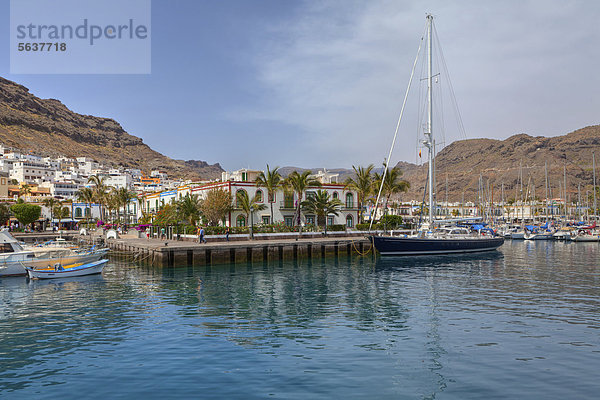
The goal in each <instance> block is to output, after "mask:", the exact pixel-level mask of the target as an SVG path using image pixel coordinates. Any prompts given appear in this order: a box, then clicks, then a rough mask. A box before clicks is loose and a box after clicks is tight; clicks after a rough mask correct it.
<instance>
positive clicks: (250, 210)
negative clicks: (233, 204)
mask: <svg viewBox="0 0 600 400" xmlns="http://www.w3.org/2000/svg"><path fill="white" fill-rule="evenodd" d="M235 196H236V200H237V204H238V207H239V208H241V209H242V211H243V212H244V214H246V218H248V217H249V218H250V239H252V238H254V213H255V212H256V211H262V210H264V209H265V208H267V206H265V205H264V204H262V203H259V202H258V198H257V197H256V195H254V196H253V197H252V200H251V199H250V197H249V196H248V193H247V192H246V191H245V190H238V191H237V193H236V194H235Z"/></svg>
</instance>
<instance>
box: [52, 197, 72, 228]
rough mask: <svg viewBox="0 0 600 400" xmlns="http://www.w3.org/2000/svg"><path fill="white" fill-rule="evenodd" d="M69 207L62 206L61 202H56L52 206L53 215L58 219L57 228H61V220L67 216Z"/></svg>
mask: <svg viewBox="0 0 600 400" xmlns="http://www.w3.org/2000/svg"><path fill="white" fill-rule="evenodd" d="M69 214H70V212H69V208H68V207H63V203H61V202H58V204H57V205H55V206H54V215H56V218H57V219H58V230H60V229H61V228H62V220H63V219H64V218H67V217H68V216H69Z"/></svg>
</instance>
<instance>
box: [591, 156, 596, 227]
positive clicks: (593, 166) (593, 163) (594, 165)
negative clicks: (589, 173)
mask: <svg viewBox="0 0 600 400" xmlns="http://www.w3.org/2000/svg"><path fill="white" fill-rule="evenodd" d="M592 169H593V171H594V188H593V189H594V214H592V217H593V218H594V221H596V210H597V208H596V207H597V204H596V153H595V152H592Z"/></svg>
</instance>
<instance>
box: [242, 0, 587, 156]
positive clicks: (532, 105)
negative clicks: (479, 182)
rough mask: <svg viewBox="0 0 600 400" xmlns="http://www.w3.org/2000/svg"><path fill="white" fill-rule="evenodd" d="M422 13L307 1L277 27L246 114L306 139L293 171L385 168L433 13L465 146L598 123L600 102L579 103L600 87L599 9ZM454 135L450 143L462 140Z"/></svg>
mask: <svg viewBox="0 0 600 400" xmlns="http://www.w3.org/2000/svg"><path fill="white" fill-rule="evenodd" d="M422 4H423V3H422V2H398V1H385V0H382V1H369V2H358V1H357V2H349V1H329V2H319V3H315V2H308V3H307V4H306V6H305V7H304V8H302V9H301V10H300V11H299V13H298V14H297V15H296V17H295V18H294V19H293V20H290V21H285V24H281V25H278V26H275V27H272V30H271V31H270V37H271V40H270V41H269V42H268V43H267V45H264V46H261V51H260V52H259V53H258V55H257V56H256V59H255V62H256V67H257V69H258V71H259V77H258V78H259V80H260V82H261V83H262V85H264V88H265V89H266V92H267V93H269V95H268V96H265V98H264V100H263V102H262V103H261V104H260V105H259V106H258V107H256V108H255V109H253V110H246V112H245V116H246V117H247V118H256V119H264V120H271V121H279V122H284V123H285V124H289V125H294V126H297V127H299V128H300V129H301V131H302V132H304V133H303V138H302V143H303V145H301V148H297V149H294V152H295V153H297V154H301V155H302V158H300V156H295V155H294V154H288V155H287V157H288V159H289V160H290V162H298V160H302V164H303V165H305V166H309V165H324V166H330V167H333V166H345V167H349V166H350V165H352V164H367V163H371V162H373V163H376V164H379V163H380V162H381V161H382V160H383V157H384V156H386V155H387V148H388V146H389V143H390V141H391V138H392V135H393V131H394V128H395V125H396V119H397V116H398V113H399V109H400V105H401V102H402V97H403V95H404V90H405V88H406V84H407V82H408V77H409V74H410V68H411V67H412V62H413V59H414V56H415V54H416V50H417V47H418V44H419V42H418V41H419V38H420V37H421V34H422V33H423V30H424V26H425V15H426V12H427V11H431V12H432V13H433V14H434V15H435V16H436V26H437V31H438V34H439V36H440V40H441V42H442V45H443V46H444V49H443V50H444V55H445V57H446V62H447V64H448V68H449V71H450V74H451V78H452V82H453V85H454V88H455V90H456V93H457V97H458V102H459V105H460V107H461V112H462V116H463V120H464V121H465V125H466V127H467V128H468V132H467V136H469V137H495V138H505V137H508V136H510V135H512V134H514V133H517V132H528V133H532V134H547V135H550V134H563V133H566V132H568V131H569V130H571V129H576V128H579V127H582V126H585V125H588V124H590V123H598V120H597V119H598V117H597V115H596V114H595V112H596V111H595V110H597V109H598V106H599V104H598V100H597V97H595V98H594V99H590V98H589V97H588V98H586V97H585V96H583V93H581V91H582V90H586V88H587V90H594V91H596V92H597V90H598V85H599V84H598V83H597V82H598V80H594V79H593V78H592V76H593V74H594V73H595V70H596V68H597V65H598V61H599V57H598V55H597V52H596V51H593V49H595V46H596V43H598V39H599V37H598V36H599V35H598V28H597V27H596V26H595V25H594V20H595V19H594V15H595V14H597V11H598V9H599V7H598V6H596V5H595V3H594V4H592V6H591V8H592V10H590V3H583V2H568V3H567V2H562V1H529V2H516V1H510V2H483V1H468V2H452V4H450V3H449V2H446V1H431V2H428V3H427V5H428V6H429V8H428V9H424V8H422ZM583 60H585V61H586V62H587V63H589V64H590V65H587V66H586V65H582V64H581V62H582V61H583ZM583 74H589V76H588V77H587V78H586V77H585V76H582V75H583ZM592 81H593V83H592ZM565 100H567V101H565ZM590 100H591V101H590ZM562 106H565V109H564V110H562V111H563V112H559V111H561V110H560V108H561V107H562ZM411 110H412V111H413V112H416V106H413V108H412V109H411ZM445 110H450V106H449V105H448V106H445ZM565 114H568V115H565ZM594 118H596V120H594ZM469 128H470V129H469ZM416 130H417V123H416V120H415V119H414V118H413V119H412V120H411V119H409V120H407V123H406V124H404V125H403V129H402V131H401V139H400V142H399V144H398V145H397V148H396V150H395V157H394V158H395V159H396V160H398V159H403V160H408V161H414V154H415V143H416ZM447 135H448V137H447V142H450V141H452V140H456V139H459V138H460V135H459V133H452V132H449V133H447ZM307 154H310V156H307Z"/></svg>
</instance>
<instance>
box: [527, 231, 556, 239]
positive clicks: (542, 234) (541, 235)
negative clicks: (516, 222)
mask: <svg viewBox="0 0 600 400" xmlns="http://www.w3.org/2000/svg"><path fill="white" fill-rule="evenodd" d="M553 234H554V233H553V232H537V233H534V232H532V233H526V234H525V240H553V239H554V236H553Z"/></svg>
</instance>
